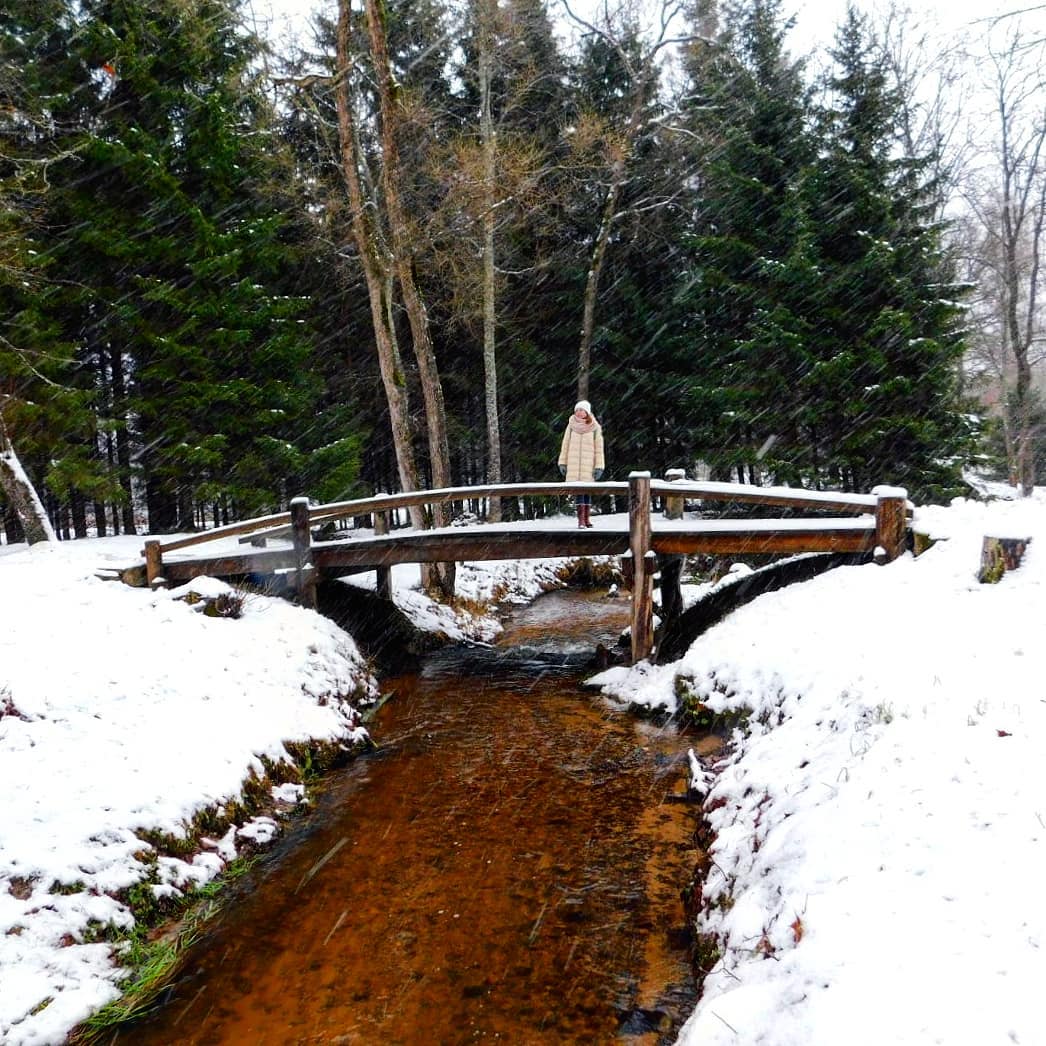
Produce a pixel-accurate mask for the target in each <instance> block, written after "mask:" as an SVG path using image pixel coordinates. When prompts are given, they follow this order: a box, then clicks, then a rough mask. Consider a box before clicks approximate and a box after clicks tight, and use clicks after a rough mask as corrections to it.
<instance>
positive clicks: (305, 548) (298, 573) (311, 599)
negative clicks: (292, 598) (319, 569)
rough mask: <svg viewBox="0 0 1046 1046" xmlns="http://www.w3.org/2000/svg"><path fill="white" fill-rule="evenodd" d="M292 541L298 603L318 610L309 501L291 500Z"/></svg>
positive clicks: (306, 499)
mask: <svg viewBox="0 0 1046 1046" xmlns="http://www.w3.org/2000/svg"><path fill="white" fill-rule="evenodd" d="M291 539H292V540H293V541H294V561H295V562H294V580H295V585H296V587H297V589H298V602H299V603H300V604H301V605H302V606H303V607H310V608H312V609H315V608H316V575H315V572H314V571H313V568H312V531H311V530H310V528H309V499H308V498H292V499H291Z"/></svg>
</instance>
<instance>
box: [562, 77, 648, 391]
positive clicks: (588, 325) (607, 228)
mask: <svg viewBox="0 0 1046 1046" xmlns="http://www.w3.org/2000/svg"><path fill="white" fill-rule="evenodd" d="M646 88H647V79H646V76H645V75H644V76H638V77H637V78H636V79H635V81H634V82H633V85H632V90H633V92H634V93H633V97H632V110H631V112H630V113H629V116H628V123H627V124H626V125H625V128H624V132H623V134H622V136H621V141H620V143H619V144H618V146H617V148H619V149H620V153H619V154H618V156H616V157H615V158H614V160H613V162H612V163H611V165H610V185H609V186H608V188H607V195H606V198H605V199H604V201H603V214H602V217H601V218H600V221H599V230H598V231H597V233H596V239H595V242H594V243H593V244H592V253H591V255H590V257H589V265H588V277H587V279H586V280H585V299H584V303H583V309H582V318H581V344H580V346H579V348H578V361H577V397H578V399H579V400H587V399H589V398H590V397H589V394H588V390H589V384H590V379H591V372H592V338H593V335H594V333H595V329H596V299H597V297H598V296H599V278H600V276H601V275H602V274H603V263H604V262H605V260H606V253H607V247H608V246H609V244H610V234H611V232H612V231H613V228H614V223H615V222H616V221H617V217H618V213H617V207H618V203H619V201H620V199H621V190H622V188H623V187H624V184H625V178H626V174H627V170H628V160H629V157H630V156H631V155H632V149H633V147H634V145H635V140H636V136H637V135H638V134H639V128H640V126H641V124H642V118H643V106H644V101H645V94H646Z"/></svg>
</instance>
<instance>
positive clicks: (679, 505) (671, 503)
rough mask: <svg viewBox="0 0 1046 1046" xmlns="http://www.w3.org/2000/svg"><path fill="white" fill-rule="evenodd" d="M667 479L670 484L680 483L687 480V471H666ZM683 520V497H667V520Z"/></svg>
mask: <svg viewBox="0 0 1046 1046" xmlns="http://www.w3.org/2000/svg"><path fill="white" fill-rule="evenodd" d="M665 479H666V480H667V481H668V482H669V483H678V482H679V481H680V480H682V479H686V469H665ZM682 518H683V495H682V494H680V495H679V496H678V497H672V496H669V495H666V496H665V519H682Z"/></svg>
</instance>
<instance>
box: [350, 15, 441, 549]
mask: <svg viewBox="0 0 1046 1046" xmlns="http://www.w3.org/2000/svg"><path fill="white" fill-rule="evenodd" d="M337 53H338V76H337V81H336V90H335V101H336V104H337V109H338V138H339V144H340V153H341V171H342V177H343V178H344V180H345V187H346V190H347V191H348V194H349V208H350V213H351V220H352V235H353V238H354V239H355V241H356V249H357V250H358V251H359V253H360V261H361V263H362V265H363V275H364V279H365V280H366V283H367V295H368V298H369V299H370V313H371V324H372V326H373V328H374V342H375V345H376V347H377V351H378V366H379V369H380V370H381V380H382V385H383V386H384V389H385V399H386V401H387V402H388V406H389V423H390V425H391V427H392V445H393V448H394V450H395V453H396V467H397V470H398V472H399V481H400V486H401V488H402V489H403V490H404V491H412V490H417V489H418V467H417V462H416V461H415V458H414V447H413V441H412V437H413V433H412V430H411V424H410V404H409V400H408V397H407V382H406V378H405V377H404V374H403V369H402V367H401V366H400V364H399V359H398V353H397V349H396V342H395V332H394V330H393V328H392V320H391V305H392V302H391V289H392V280H391V276H390V263H389V260H388V258H387V256H386V252H385V251H384V250H383V247H382V243H381V239H380V236H379V234H378V230H377V229H376V228H375V227H374V224H373V223H374V218H373V211H370V212H369V211H368V209H367V208H366V205H365V203H364V198H363V186H362V184H361V182H360V171H359V164H360V150H359V147H358V142H357V135H356V123H355V119H354V116H353V111H352V101H351V98H350V94H349V84H348V76H349V70H350V68H351V66H350V62H349V0H338V30H337ZM410 517H411V522H412V523H413V524H414V526H415V527H416V528H418V529H421V528H422V527H424V525H425V524H424V515H423V513H422V511H421V509H420V508H418V507H412V508H411V509H410Z"/></svg>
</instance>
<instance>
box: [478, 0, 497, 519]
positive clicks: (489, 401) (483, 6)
mask: <svg viewBox="0 0 1046 1046" xmlns="http://www.w3.org/2000/svg"><path fill="white" fill-rule="evenodd" d="M495 2H496V0H480V11H479V16H480V19H479V25H480V33H479V90H480V138H481V140H482V144H483V392H484V404H485V407H486V414H487V482H488V483H500V482H501V427H500V425H499V422H498V367H497V354H496V341H495V333H496V330H495V321H496V310H495V282H494V277H495V268H494V222H495V211H496V204H497V197H496V190H497V184H496V179H497V140H496V138H495V136H494V121H493V118H492V116H491V101H490V83H491V73H492V66H493V62H494V55H493V46H494V25H493V23H494V11H493V10H492V8H493V6H494V4H495ZM487 518H488V519H489V520H490V522H492V523H499V522H500V521H501V499H500V498H491V499H490V506H489V509H488V511H487Z"/></svg>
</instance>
